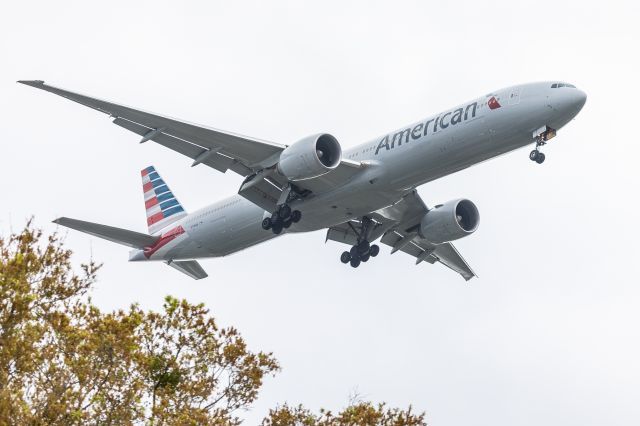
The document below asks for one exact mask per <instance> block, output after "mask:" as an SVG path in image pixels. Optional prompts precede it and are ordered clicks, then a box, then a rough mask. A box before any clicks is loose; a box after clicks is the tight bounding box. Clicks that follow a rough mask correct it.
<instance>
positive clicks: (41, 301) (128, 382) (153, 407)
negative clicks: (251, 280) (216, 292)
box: [0, 221, 425, 425]
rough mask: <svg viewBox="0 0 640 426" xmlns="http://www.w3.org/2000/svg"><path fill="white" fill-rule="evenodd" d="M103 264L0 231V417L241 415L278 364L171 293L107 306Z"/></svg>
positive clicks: (350, 415)
mask: <svg viewBox="0 0 640 426" xmlns="http://www.w3.org/2000/svg"><path fill="white" fill-rule="evenodd" d="M98 270H99V265H96V264H95V263H93V262H89V263H88V264H83V265H80V267H79V268H78V269H77V270H76V269H74V268H73V266H72V263H71V251H69V250H67V249H65V248H64V246H63V243H62V241H61V240H60V238H59V237H58V236H57V235H56V234H54V235H52V236H49V237H46V238H45V237H44V236H43V234H42V232H41V231H40V230H37V229H35V228H34V227H33V225H32V222H31V221H29V222H28V223H27V225H26V226H25V228H24V229H23V230H22V231H21V232H20V233H18V234H11V235H10V236H9V237H8V238H6V239H3V238H0V425H6V424H31V425H76V424H77V425H79V424H82V425H126V424H148V425H200V424H212V425H236V424H240V423H241V420H240V419H239V418H238V417H237V413H238V411H239V410H242V409H246V408H248V407H249V406H250V405H251V403H252V402H253V401H255V399H256V398H257V396H258V391H259V390H260V387H261V386H262V381H263V380H264V378H265V376H268V375H274V374H275V373H276V372H277V371H278V370H279V369H280V367H279V365H278V362H277V361H276V359H275V358H274V357H273V355H272V354H271V353H264V352H253V351H251V350H249V349H248V347H247V344H246V343H245V341H244V340H243V339H242V337H241V336H240V334H239V333H238V331H237V330H236V329H235V328H233V327H226V328H220V327H218V325H217V324H216V322H215V320H214V318H213V317H211V315H210V313H209V311H208V310H207V309H206V308H205V307H204V305H203V304H191V303H189V302H187V301H186V300H179V299H177V298H174V297H171V296H168V297H166V298H165V302H164V305H163V309H162V310H161V311H160V312H153V311H144V310H143V309H141V308H140V306H138V305H136V304H133V305H131V306H129V308H128V309H126V310H118V311H115V312H110V313H103V312H101V311H100V310H99V309H98V308H97V307H96V306H95V305H94V304H93V303H92V300H91V298H90V297H89V291H90V289H91V286H92V285H93V284H94V282H95V281H96V273H97V271H98ZM423 419H424V414H422V415H415V414H413V413H412V411H411V407H409V409H408V410H398V409H389V408H387V407H386V406H385V404H379V405H377V406H374V405H372V404H371V403H369V402H354V403H352V404H350V405H349V407H347V408H346V409H344V410H343V411H341V412H340V413H338V414H337V415H333V414H332V413H331V412H330V411H324V410H321V411H320V414H318V415H315V414H312V413H311V412H310V411H309V410H307V409H305V408H304V407H302V406H298V407H293V408H292V407H289V406H288V405H286V404H285V405H283V406H281V407H277V408H276V409H274V410H271V411H270V412H269V415H268V416H267V417H266V418H265V419H264V421H263V424H264V425H298V424H300V425H343V424H344V425H347V424H349V425H355V424H367V425H374V424H376V425H377V424H380V425H392V424H393V425H401V424H402V425H404V424H406V425H418V424H420V425H422V424H425V423H424V421H423Z"/></svg>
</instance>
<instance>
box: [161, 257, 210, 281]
mask: <svg viewBox="0 0 640 426" xmlns="http://www.w3.org/2000/svg"><path fill="white" fill-rule="evenodd" d="M167 264H168V265H169V266H171V267H173V268H175V269H177V270H178V271H180V272H182V273H183V274H186V275H188V276H190V277H191V278H193V279H194V280H201V279H202V278H207V277H208V276H209V275H207V273H206V272H205V271H204V269H202V266H200V264H199V263H198V262H197V261H195V260H171V261H169V262H167Z"/></svg>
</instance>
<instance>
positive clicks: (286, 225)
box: [282, 218, 291, 229]
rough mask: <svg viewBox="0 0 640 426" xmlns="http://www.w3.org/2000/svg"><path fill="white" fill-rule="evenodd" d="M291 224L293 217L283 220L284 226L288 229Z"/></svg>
mask: <svg viewBox="0 0 640 426" xmlns="http://www.w3.org/2000/svg"><path fill="white" fill-rule="evenodd" d="M290 226H291V218H289V219H285V220H283V221H282V227H283V228H284V229H288V228H289V227H290Z"/></svg>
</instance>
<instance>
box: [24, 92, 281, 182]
mask: <svg viewBox="0 0 640 426" xmlns="http://www.w3.org/2000/svg"><path fill="white" fill-rule="evenodd" d="M19 83H22V84H26V85H28V86H32V87H35V88H37V89H41V90H45V91H47V92H51V93H54V94H56V95H59V96H62V97H64V98H67V99H69V100H72V101H74V102H77V103H79V104H82V105H85V106H87V107H89V108H93V109H95V110H98V111H100V112H103V113H105V114H109V115H110V116H111V117H113V119H114V120H113V123H114V124H116V125H118V126H121V127H123V128H125V129H127V130H130V131H132V132H133V133H137V134H138V135H139V136H142V140H141V142H146V141H148V140H152V141H154V142H157V143H159V144H160V145H163V146H165V147H167V148H169V149H172V150H174V151H176V152H179V153H180V154H183V155H186V156H187V157H189V158H192V159H193V160H194V162H197V163H202V164H206V165H208V166H210V167H213V168H214V169H216V170H219V171H221V172H225V171H227V170H228V169H231V170H233V171H234V172H236V173H239V174H240V175H242V176H247V175H249V174H251V173H253V172H254V170H259V169H261V168H262V167H260V163H261V162H263V161H265V160H268V159H269V158H270V157H272V156H274V155H276V154H279V153H280V152H281V151H282V150H283V149H284V148H286V146H285V145H281V144H277V143H274V142H267V141H263V140H259V139H254V138H250V137H247V136H241V135H237V134H234V133H230V132H225V131H222V130H218V129H213V128H210V127H207V126H202V125H199V124H193V123H188V122H186V121H181V120H177V119H175V118H169V117H165V116H162V115H158V114H154V113H150V112H145V111H141V110H137V109H134V108H131V107H127V106H124V105H118V104H115V103H112V102H108V101H104V100H101V99H97V98H92V97H90V96H86V95H82V94H79V93H74V92H70V91H68V90H64V89H60V88H58V87H54V86H50V85H48V84H45V83H44V81H42V80H21V81H19Z"/></svg>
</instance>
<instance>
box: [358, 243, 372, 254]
mask: <svg viewBox="0 0 640 426" xmlns="http://www.w3.org/2000/svg"><path fill="white" fill-rule="evenodd" d="M357 247H358V252H359V253H360V255H361V256H362V255H364V254H367V253H368V252H369V248H370V245H369V241H367V240H365V241H362V242H361V243H360V244H358V245H357Z"/></svg>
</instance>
